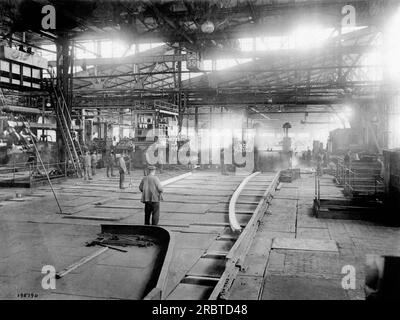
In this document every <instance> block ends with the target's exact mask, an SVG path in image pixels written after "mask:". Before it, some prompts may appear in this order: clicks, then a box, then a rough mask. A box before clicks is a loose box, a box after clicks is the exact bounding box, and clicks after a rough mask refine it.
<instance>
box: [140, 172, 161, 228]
mask: <svg viewBox="0 0 400 320" xmlns="http://www.w3.org/2000/svg"><path fill="white" fill-rule="evenodd" d="M148 172H149V173H148V175H147V176H145V177H143V179H142V181H141V182H140V185H139V190H140V191H141V192H142V198H141V201H142V202H143V203H144V224H146V225H150V218H151V224H152V225H157V224H158V220H159V218H160V201H161V200H162V192H163V188H162V186H161V182H160V180H159V179H158V177H156V176H155V174H156V167H155V166H149V167H148Z"/></svg>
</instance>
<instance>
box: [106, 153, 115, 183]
mask: <svg viewBox="0 0 400 320" xmlns="http://www.w3.org/2000/svg"><path fill="white" fill-rule="evenodd" d="M106 166H107V177H108V178H109V177H110V170H111V177H115V175H114V152H113V151H112V150H111V151H107V153H106Z"/></svg>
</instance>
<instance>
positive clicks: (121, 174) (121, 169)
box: [118, 155, 127, 189]
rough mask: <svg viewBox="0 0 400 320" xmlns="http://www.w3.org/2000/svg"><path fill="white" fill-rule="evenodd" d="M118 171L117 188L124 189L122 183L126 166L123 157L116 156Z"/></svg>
mask: <svg viewBox="0 0 400 320" xmlns="http://www.w3.org/2000/svg"><path fill="white" fill-rule="evenodd" d="M118 170H119V188H120V189H125V187H124V181H125V174H126V173H127V169H126V164H125V160H124V157H123V155H119V156H118Z"/></svg>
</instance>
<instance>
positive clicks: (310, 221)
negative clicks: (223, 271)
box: [229, 174, 400, 300]
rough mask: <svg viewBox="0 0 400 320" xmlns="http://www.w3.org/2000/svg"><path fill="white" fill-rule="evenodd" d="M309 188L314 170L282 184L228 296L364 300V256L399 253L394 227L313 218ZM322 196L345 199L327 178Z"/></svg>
mask: <svg viewBox="0 0 400 320" xmlns="http://www.w3.org/2000/svg"><path fill="white" fill-rule="evenodd" d="M314 192H315V190H314V175H313V174H308V175H307V174H302V177H301V178H300V179H298V180H295V181H293V182H292V183H281V186H280V188H279V190H277V191H276V193H275V196H274V198H273V200H272V202H271V205H270V207H269V210H268V211H269V212H268V213H267V214H266V215H265V216H264V218H263V220H262V223H261V225H260V228H259V230H258V233H257V236H256V238H255V241H254V243H253V245H252V247H251V248H250V251H249V253H248V254H247V258H246V261H245V266H247V268H246V269H245V270H244V271H243V272H242V273H240V274H239V277H238V278H237V279H236V281H235V283H234V285H233V288H232V290H231V292H230V295H229V299H261V300H276V299H278V300H280V299H283V300H292V299H295V300H296V299H301V300H303V299H312V300H319V299H321V300H326V299H328V300H329V299H334V300H337V299H339V300H348V299H349V300H358V299H365V294H364V281H365V262H366V255H368V254H378V255H397V256H398V255H400V228H399V227H397V228H396V227H393V226H388V225H383V224H380V223H377V222H371V221H366V220H347V219H346V220H341V219H320V218H316V217H315V216H314V213H313V199H314ZM321 198H325V199H328V198H339V199H340V198H344V196H343V193H342V190H341V188H339V187H337V186H336V185H335V183H334V182H333V178H332V177H331V176H328V175H326V176H324V177H322V179H321ZM376 214H377V215H382V214H384V212H377V213H376ZM349 219H351V214H350V215H349ZM346 266H347V267H346ZM352 267H354V269H353V268H352ZM353 271H354V273H353ZM353 274H354V276H355V279H354V280H355V281H354V282H353V281H352V280H349V279H350V278H349V277H347V278H345V276H347V275H349V276H352V275H353ZM342 281H343V282H344V287H345V288H346V289H343V286H342ZM353 285H354V287H353Z"/></svg>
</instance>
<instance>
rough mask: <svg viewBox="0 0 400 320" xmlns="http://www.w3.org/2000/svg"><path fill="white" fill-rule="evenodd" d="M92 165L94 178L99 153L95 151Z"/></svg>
mask: <svg viewBox="0 0 400 320" xmlns="http://www.w3.org/2000/svg"><path fill="white" fill-rule="evenodd" d="M90 161H91V163H90V165H91V167H92V176H95V175H96V166H97V152H96V151H93V152H92V154H91V156H90Z"/></svg>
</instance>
